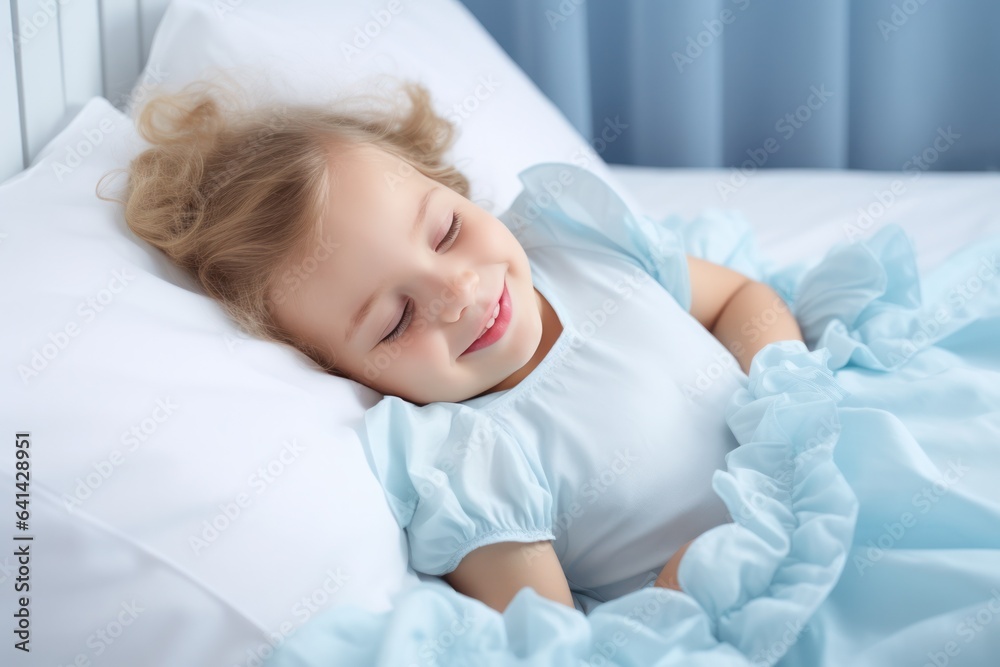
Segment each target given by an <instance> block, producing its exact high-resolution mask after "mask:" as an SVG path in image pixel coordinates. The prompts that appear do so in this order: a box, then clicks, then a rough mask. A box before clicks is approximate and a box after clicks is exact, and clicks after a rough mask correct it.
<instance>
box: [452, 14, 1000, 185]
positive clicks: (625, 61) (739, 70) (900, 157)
mask: <svg viewBox="0 0 1000 667" xmlns="http://www.w3.org/2000/svg"><path fill="white" fill-rule="evenodd" d="M463 2H464V3H465V5H466V6H467V7H468V8H469V9H470V10H471V12H472V13H473V14H474V15H475V16H476V18H477V19H479V21H480V22H481V23H482V24H483V25H484V26H485V27H486V28H487V29H488V30H489V31H490V33H491V34H492V35H493V36H494V38H495V39H496V40H497V41H498V42H499V43H500V45H501V46H502V47H503V48H504V49H506V51H507V53H509V54H510V56H511V57H512V58H513V59H514V60H515V61H516V62H517V63H518V65H519V66H520V67H521V68H522V69H523V70H524V71H525V72H527V74H528V75H529V76H530V77H531V78H532V79H533V80H534V81H535V83H536V84H537V85H538V86H539V88H541V89H542V91H543V92H544V93H545V94H546V95H548V96H549V98H550V99H551V100H552V101H553V102H554V103H555V104H556V105H557V106H558V107H559V108H560V109H561V110H562V112H563V113H564V114H565V115H566V117H567V118H568V119H569V121H570V122H571V123H572V124H573V125H574V126H575V127H576V128H577V129H578V130H579V131H580V133H581V134H582V135H583V136H584V137H587V138H588V139H590V141H591V145H592V146H594V148H595V150H597V151H598V152H599V153H600V154H601V156H602V157H603V158H604V159H605V160H606V161H608V162H613V163H621V164H635V165H649V166H665V167H739V166H741V165H745V166H747V167H749V166H750V162H752V164H753V165H754V166H757V167H764V168H771V167H826V168H852V169H890V170H912V169H920V170H926V169H934V170H986V169H990V170H997V169H1000V40H998V37H1000V1H998V0H671V1H669V2H668V1H666V0H660V1H658V0H505V1H504V2H498V1H497V0H463ZM748 161H750V162H748Z"/></svg>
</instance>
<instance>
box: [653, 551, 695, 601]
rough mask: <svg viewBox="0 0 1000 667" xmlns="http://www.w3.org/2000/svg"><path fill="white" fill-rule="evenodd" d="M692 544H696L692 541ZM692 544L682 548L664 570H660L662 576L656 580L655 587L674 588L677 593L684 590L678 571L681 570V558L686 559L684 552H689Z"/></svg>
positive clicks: (671, 558)
mask: <svg viewBox="0 0 1000 667" xmlns="http://www.w3.org/2000/svg"><path fill="white" fill-rule="evenodd" d="M691 542H694V540H691ZM691 542H688V543H687V544H685V545H684V546H682V547H681V548H680V549H678V550H677V552H676V553H675V554H674V555H673V556H671V557H670V560H668V561H667V564H666V565H664V566H663V569H662V570H660V576H658V577H657V578H656V582H655V583H654V584H653V585H654V586H659V587H660V588H673V589H674V590H675V591H679V590H682V589H681V584H680V582H679V581H677V570H678V569H679V568H680V566H681V558H683V557H684V552H685V551H687V549H688V547H689V546H691Z"/></svg>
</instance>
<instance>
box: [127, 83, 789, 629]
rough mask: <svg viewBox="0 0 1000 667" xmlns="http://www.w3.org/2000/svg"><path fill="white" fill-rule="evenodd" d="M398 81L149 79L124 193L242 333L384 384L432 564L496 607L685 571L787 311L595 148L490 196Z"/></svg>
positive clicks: (528, 173)
mask: <svg viewBox="0 0 1000 667" xmlns="http://www.w3.org/2000/svg"><path fill="white" fill-rule="evenodd" d="M402 90H403V91H404V92H405V94H406V97H407V98H408V102H409V103H408V104H406V105H401V106H400V108H399V109H398V110H394V109H391V108H390V109H389V110H381V111H378V110H375V109H374V108H371V109H369V110H367V111H365V110H359V111H355V112H351V113H346V112H339V111H337V110H336V109H331V108H324V107H319V106H306V105H302V106H298V107H286V108H280V109H278V108H274V109H268V108H264V107H260V108H245V109H240V108H238V107H237V106H236V105H230V107H228V108H227V106H226V98H225V93H223V92H222V91H221V90H218V91H212V90H208V91H206V90H205V89H203V88H201V87H199V86H189V87H188V88H187V89H185V90H182V91H180V92H178V93H175V94H173V95H162V96H160V97H157V98H155V99H153V100H152V101H150V102H149V103H148V104H147V105H146V107H145V108H144V109H143V110H142V112H141V114H140V116H139V117H138V120H137V125H138V128H139V130H140V132H141V134H142V136H143V137H144V138H145V139H146V140H147V141H149V142H150V144H151V146H150V148H149V149H148V150H146V151H144V152H143V153H142V154H141V155H139V156H138V157H137V158H136V159H135V160H134V161H133V162H132V163H131V165H130V167H129V185H128V191H127V194H126V198H125V200H124V203H125V219H126V221H127V223H128V225H129V227H130V228H131V229H132V231H133V232H134V233H135V234H137V235H138V236H139V237H141V238H142V239H144V240H145V241H147V242H149V243H150V244H152V245H153V246H155V247H157V248H159V249H160V250H162V251H163V252H164V253H166V255H167V256H168V257H169V258H170V259H171V261H173V262H174V263H175V264H176V265H178V266H179V267H182V268H183V269H185V270H186V271H188V272H190V274H191V275H193V276H194V277H195V278H196V279H197V280H198V282H199V284H200V285H201V286H202V287H203V288H204V290H205V292H206V293H207V294H209V295H210V296H211V297H213V298H214V299H216V300H218V302H219V303H220V304H221V305H222V306H223V307H224V308H225V309H226V310H227V312H228V313H229V314H230V315H231V316H232V317H233V318H234V319H235V320H236V321H237V322H238V323H239V324H240V325H242V326H243V328H245V329H246V330H247V331H248V332H249V333H251V334H252V335H255V336H258V337H260V338H263V339H265V340H272V341H275V342H280V343H284V344H288V345H291V346H293V347H294V348H295V349H297V350H299V351H301V352H302V353H303V354H305V355H306V356H308V357H309V358H310V359H311V360H312V361H314V362H315V363H316V364H318V365H319V366H320V368H322V369H323V370H324V371H326V372H328V373H330V374H333V375H336V376H338V377H343V378H348V379H351V380H354V381H356V382H358V383H360V384H363V385H365V386H367V387H369V388H370V389H372V390H374V391H376V392H378V393H379V394H381V395H382V396H383V398H382V399H381V400H380V401H378V403H376V404H375V405H374V406H373V407H372V408H371V409H370V410H368V411H367V413H366V414H365V417H364V424H363V425H362V428H360V429H359V433H360V435H361V440H362V443H363V445H364V447H365V451H366V455H367V457H368V461H369V463H370V465H371V467H372V469H373V471H374V472H375V474H376V475H377V477H378V479H379V480H380V482H381V484H382V486H383V488H384V490H385V494H386V498H387V500H388V502H389V504H390V506H391V508H392V510H393V512H394V513H395V515H396V517H397V519H398V520H399V522H400V525H401V526H403V527H404V528H405V529H406V532H407V535H408V539H409V546H410V559H411V563H412V565H413V567H414V569H415V570H417V571H419V572H422V573H425V574H428V575H438V576H441V577H443V578H444V579H445V580H446V581H447V582H448V583H449V584H450V585H451V586H452V587H454V588H455V589H456V590H458V591H460V592H461V593H464V594H466V595H469V596H471V597H475V598H477V599H479V600H481V601H483V602H484V603H486V604H487V605H489V606H491V607H493V608H495V609H497V610H500V611H502V610H504V609H505V607H506V606H507V605H508V603H509V602H510V601H511V599H512V598H513V597H514V595H515V594H516V593H517V592H518V591H519V590H520V589H522V588H524V587H531V588H533V589H534V590H535V591H536V592H537V593H538V594H540V595H542V596H544V597H547V598H550V599H552V600H555V601H557V602H561V603H563V604H565V605H568V606H571V607H576V608H579V609H581V610H585V611H586V610H587V609H588V604H590V603H591V602H596V603H600V602H603V601H607V600H610V599H612V598H615V597H618V596H621V595H624V594H625V593H627V592H629V591H633V590H636V589H638V588H642V587H646V586H660V587H665V588H674V589H677V590H680V584H679V582H678V579H677V572H678V567H679V564H680V562H681V559H682V557H683V556H684V553H685V551H686V549H687V547H688V545H690V544H691V543H692V542H693V541H694V540H695V539H696V538H697V537H698V536H699V535H701V534H702V533H704V532H705V531H707V530H709V529H710V528H713V527H715V526H718V525H721V524H724V523H726V522H727V521H729V520H730V517H728V516H727V513H726V508H725V506H724V505H723V504H722V503H721V502H720V500H719V498H718V497H717V495H716V494H715V493H714V492H713V491H712V489H711V478H712V475H713V473H714V472H715V471H716V470H718V469H720V468H722V467H724V462H725V458H726V456H727V454H728V453H729V452H730V451H731V450H732V449H733V448H735V447H736V446H737V444H738V443H737V442H736V440H735V439H734V438H733V435H732V433H731V431H730V429H729V428H728V426H727V425H726V422H725V419H724V409H725V405H726V402H727V401H728V400H729V398H730V397H731V396H732V394H733V392H734V391H735V390H736V389H737V388H738V387H739V386H740V382H741V380H742V381H745V377H746V376H745V373H746V372H747V371H748V369H749V367H750V363H751V360H752V359H753V358H754V355H755V354H756V353H757V352H758V351H759V350H761V349H762V348H763V347H764V346H765V345H767V344H768V343H770V342H773V341H779V340H798V341H802V333H801V331H800V329H799V326H798V324H797V323H796V320H795V318H794V317H793V316H792V314H791V313H790V311H789V309H788V308H787V307H786V305H785V303H784V302H783V301H782V299H781V298H780V297H779V296H778V294H777V293H776V292H775V291H774V290H773V289H772V288H771V287H769V286H768V285H766V284H764V283H762V282H757V281H754V280H751V279H750V278H748V277H747V276H744V275H742V274H740V273H739V272H737V271H734V270H732V269H730V268H727V267H725V266H722V265H720V264H714V263H711V262H708V261H705V260H702V259H699V258H697V257H694V256H692V255H689V254H685V252H684V247H683V245H682V244H681V242H680V238H679V235H677V234H675V233H674V232H673V231H672V230H671V229H669V228H668V227H667V226H665V225H657V224H653V223H652V222H651V221H649V220H648V219H645V218H643V217H642V216H636V215H634V214H633V213H632V211H631V210H630V209H629V208H628V207H627V206H626V205H625V204H624V203H623V202H622V200H621V199H620V198H619V197H618V196H617V195H616V193H615V192H614V190H613V189H612V188H611V187H610V186H608V185H607V184H606V183H605V182H604V181H603V180H601V179H600V178H598V177H597V176H596V175H594V174H593V173H591V172H589V171H588V170H586V169H584V168H582V167H580V166H577V165H572V164H564V163H546V164H539V165H535V166H533V167H531V168H529V169H526V170H525V171H523V172H522V173H521V174H520V175H519V177H520V179H521V181H522V183H523V184H524V189H523V191H522V192H521V194H520V195H519V196H518V198H517V199H516V201H515V202H514V204H513V205H512V206H511V207H510V208H509V209H508V210H507V211H506V212H504V213H503V214H502V215H501V216H500V217H494V215H492V214H491V213H489V212H487V211H486V210H485V209H484V208H482V207H480V206H479V205H477V204H476V203H474V202H472V201H470V200H469V199H468V195H469V193H470V186H469V182H468V181H467V179H466V178H465V177H464V176H463V175H462V174H461V173H460V172H459V171H458V170H457V169H456V168H455V167H454V166H452V165H449V164H448V163H447V162H446V161H445V159H444V155H445V152H446V151H447V150H448V148H449V147H450V146H451V143H452V141H453V139H454V128H453V127H452V126H451V125H450V124H449V123H448V121H447V120H445V119H444V118H442V117H440V116H439V115H437V114H436V113H435V112H434V111H433V109H432V107H431V103H430V100H429V97H428V94H427V92H426V90H424V89H423V88H422V87H421V86H419V85H416V84H404V85H403V86H402Z"/></svg>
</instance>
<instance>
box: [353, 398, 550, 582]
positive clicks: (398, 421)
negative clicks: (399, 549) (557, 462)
mask: <svg viewBox="0 0 1000 667" xmlns="http://www.w3.org/2000/svg"><path fill="white" fill-rule="evenodd" d="M359 435H360V437H361V441H362V444H363V445H364V447H365V453H366V455H367V456H368V461H369V465H370V466H371V467H372V469H373V471H374V472H375V475H376V476H377V477H378V479H379V481H380V482H381V484H382V488H383V489H384V491H385V494H386V498H387V499H388V501H389V504H390V507H391V508H392V511H393V513H394V514H395V515H396V519H397V521H398V522H399V525H400V526H402V527H403V528H404V529H405V530H406V533H407V538H408V541H409V547H410V563H411V564H412V566H413V568H414V569H415V570H417V571H419V572H424V573H426V574H431V575H442V574H447V573H448V572H451V571H452V570H454V569H455V568H456V567H457V566H458V563H459V562H460V561H461V560H462V558H464V557H465V556H466V554H468V553H469V552H471V551H473V550H474V549H477V548H479V547H481V546H485V545H487V544H493V543H496V542H536V541H542V540H553V539H555V535H554V533H553V531H552V494H551V492H550V489H549V486H548V482H547V479H546V477H545V475H544V473H543V471H542V469H541V466H540V464H539V461H538V460H537V457H535V456H532V455H530V454H529V453H526V452H525V450H524V449H523V448H522V447H521V446H520V445H519V444H518V443H517V442H516V440H515V439H514V437H513V436H512V435H511V434H510V433H509V432H508V431H507V430H506V429H505V428H504V427H503V426H502V425H501V424H500V423H499V422H498V421H497V420H496V419H494V418H493V417H492V416H491V415H490V414H489V413H487V412H485V411H483V410H478V409H475V408H471V407H469V406H466V405H463V404H460V403H445V402H439V403H429V404H427V405H425V406H417V405H414V404H412V403H409V402H408V401H405V400H403V399H401V398H399V397H396V396H386V397H385V398H383V399H382V400H381V401H380V402H379V403H377V404H376V405H374V406H373V407H372V408H370V409H369V410H368V411H367V412H366V413H365V417H364V424H363V427H362V428H361V429H360V432H359Z"/></svg>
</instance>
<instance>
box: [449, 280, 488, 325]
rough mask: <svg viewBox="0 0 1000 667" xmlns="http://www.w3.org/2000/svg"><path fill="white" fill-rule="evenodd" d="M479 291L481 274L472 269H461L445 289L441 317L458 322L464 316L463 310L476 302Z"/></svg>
mask: <svg viewBox="0 0 1000 667" xmlns="http://www.w3.org/2000/svg"><path fill="white" fill-rule="evenodd" d="M478 292H479V274H478V273H476V272H475V271H473V270H471V269H464V270H462V271H460V272H459V273H458V274H457V275H455V276H454V277H453V279H452V280H451V281H450V284H449V285H448V289H447V290H446V291H445V296H444V297H443V299H444V301H445V304H444V307H443V308H442V309H441V318H442V319H443V320H444V321H445V322H456V321H457V320H458V319H459V318H460V317H461V316H462V311H464V310H465V309H466V308H468V307H469V306H474V305H475V304H476V295H477V294H478Z"/></svg>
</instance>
